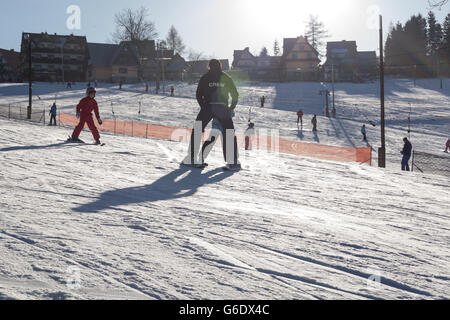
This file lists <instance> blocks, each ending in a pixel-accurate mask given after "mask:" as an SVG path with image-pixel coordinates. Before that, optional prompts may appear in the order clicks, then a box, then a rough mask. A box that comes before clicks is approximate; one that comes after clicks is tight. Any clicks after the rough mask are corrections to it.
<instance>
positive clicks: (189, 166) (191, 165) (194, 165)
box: [180, 162, 208, 169]
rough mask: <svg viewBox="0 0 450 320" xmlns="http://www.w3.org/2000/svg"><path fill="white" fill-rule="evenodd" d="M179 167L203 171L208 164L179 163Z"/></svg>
mask: <svg viewBox="0 0 450 320" xmlns="http://www.w3.org/2000/svg"><path fill="white" fill-rule="evenodd" d="M180 166H182V167H188V168H194V169H205V168H206V167H207V166H208V164H207V163H203V164H186V163H183V162H182V163H180Z"/></svg>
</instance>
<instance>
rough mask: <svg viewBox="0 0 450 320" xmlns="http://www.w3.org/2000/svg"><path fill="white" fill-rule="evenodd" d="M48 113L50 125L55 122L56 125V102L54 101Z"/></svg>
mask: <svg viewBox="0 0 450 320" xmlns="http://www.w3.org/2000/svg"><path fill="white" fill-rule="evenodd" d="M48 114H49V115H50V125H52V122H53V123H54V124H53V125H55V126H56V103H53V105H52V107H51V108H50V111H49V113H48Z"/></svg>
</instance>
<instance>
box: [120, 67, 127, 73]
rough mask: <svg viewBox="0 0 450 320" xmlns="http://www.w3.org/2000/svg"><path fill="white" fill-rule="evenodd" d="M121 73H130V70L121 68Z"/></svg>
mask: <svg viewBox="0 0 450 320" xmlns="http://www.w3.org/2000/svg"><path fill="white" fill-rule="evenodd" d="M119 73H128V69H127V68H120V69H119Z"/></svg>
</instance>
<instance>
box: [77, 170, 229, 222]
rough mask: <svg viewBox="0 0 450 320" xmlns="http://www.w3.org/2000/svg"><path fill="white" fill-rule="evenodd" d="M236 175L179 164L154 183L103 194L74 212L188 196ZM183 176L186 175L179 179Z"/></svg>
mask: <svg viewBox="0 0 450 320" xmlns="http://www.w3.org/2000/svg"><path fill="white" fill-rule="evenodd" d="M186 173H187V175H185V174H186ZM233 174H234V172H232V171H223V170H222V169H221V168H219V169H215V170H212V171H208V172H206V173H203V172H202V171H200V170H198V169H194V170H191V169H189V168H184V167H180V168H179V169H177V170H175V171H173V172H171V173H169V174H168V175H165V176H163V177H161V178H159V179H158V180H156V181H155V182H153V183H152V184H149V185H145V186H139V187H130V188H125V189H117V190H111V191H107V192H105V193H102V194H101V195H100V196H99V198H98V199H97V200H96V201H94V202H91V203H87V204H83V205H81V206H79V207H78V208H75V209H74V211H76V212H81V213H96V212H100V211H102V210H104V209H108V208H111V209H118V210H120V209H119V208H118V207H120V206H126V205H132V204H139V203H143V202H145V203H149V202H156V201H162V200H171V199H178V198H184V197H189V196H192V195H194V194H195V193H196V192H197V190H198V189H199V188H200V187H201V186H204V185H207V184H213V183H218V182H220V181H222V180H224V179H226V178H228V177H231V176H232V175H233ZM184 175H185V176H184ZM181 176H183V177H182V178H181V179H180V177H181Z"/></svg>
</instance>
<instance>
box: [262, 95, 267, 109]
mask: <svg viewBox="0 0 450 320" xmlns="http://www.w3.org/2000/svg"><path fill="white" fill-rule="evenodd" d="M265 103H266V97H265V96H262V97H261V108H264V104H265Z"/></svg>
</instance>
